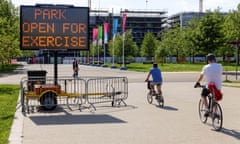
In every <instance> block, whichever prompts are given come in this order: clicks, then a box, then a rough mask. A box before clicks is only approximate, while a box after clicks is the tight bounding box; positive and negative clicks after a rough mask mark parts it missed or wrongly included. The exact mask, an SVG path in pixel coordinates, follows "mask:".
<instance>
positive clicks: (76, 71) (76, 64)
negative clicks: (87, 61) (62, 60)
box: [73, 58, 79, 77]
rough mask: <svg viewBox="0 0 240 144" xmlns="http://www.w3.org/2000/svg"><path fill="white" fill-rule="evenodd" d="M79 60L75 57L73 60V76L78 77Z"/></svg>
mask: <svg viewBox="0 0 240 144" xmlns="http://www.w3.org/2000/svg"><path fill="white" fill-rule="evenodd" d="M78 70H79V69H78V61H77V59H76V58H74V60H73V77H77V76H78Z"/></svg>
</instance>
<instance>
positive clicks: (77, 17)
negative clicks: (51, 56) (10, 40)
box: [20, 4, 89, 50]
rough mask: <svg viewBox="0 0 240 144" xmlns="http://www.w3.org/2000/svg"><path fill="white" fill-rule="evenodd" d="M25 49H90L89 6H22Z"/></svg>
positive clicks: (23, 48) (21, 24) (23, 46)
mask: <svg viewBox="0 0 240 144" xmlns="http://www.w3.org/2000/svg"><path fill="white" fill-rule="evenodd" d="M20 49H21V50H46V49H47V50H89V7H74V6H70V5H47V4H41V5H35V6H27V5H22V6H20Z"/></svg>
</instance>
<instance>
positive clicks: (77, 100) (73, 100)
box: [21, 76, 128, 112]
mask: <svg viewBox="0 0 240 144" xmlns="http://www.w3.org/2000/svg"><path fill="white" fill-rule="evenodd" d="M54 83H55V82H54V78H53V77H44V78H43V77H35V76H34V77H31V78H29V77H24V78H22V80H21V105H22V112H30V111H34V110H35V108H36V110H39V108H43V109H45V110H53V109H55V108H56V106H61V105H66V106H67V107H68V108H71V106H77V107H78V109H79V110H81V109H82V108H85V105H88V108H91V107H92V108H94V110H96V106H95V105H96V104H98V103H106V102H110V103H111V104H112V106H115V105H120V104H121V103H123V104H124V105H125V106H126V103H125V102H124V101H125V100H126V99H127V97H128V80H127V78H126V77H78V78H73V77H60V78H58V79H57V85H54Z"/></svg>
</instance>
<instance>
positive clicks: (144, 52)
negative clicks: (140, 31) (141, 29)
mask: <svg viewBox="0 0 240 144" xmlns="http://www.w3.org/2000/svg"><path fill="white" fill-rule="evenodd" d="M156 49H157V39H156V37H155V36H154V35H153V33H150V32H149V33H146V34H145V36H144V39H143V42H142V47H141V56H146V57H154V56H155V55H156V54H155V51H156Z"/></svg>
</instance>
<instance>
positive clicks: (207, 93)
mask: <svg viewBox="0 0 240 144" xmlns="http://www.w3.org/2000/svg"><path fill="white" fill-rule="evenodd" d="M209 94H210V91H209V90H208V89H207V88H203V89H202V93H201V95H202V96H205V97H206V96H208V95H209Z"/></svg>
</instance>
